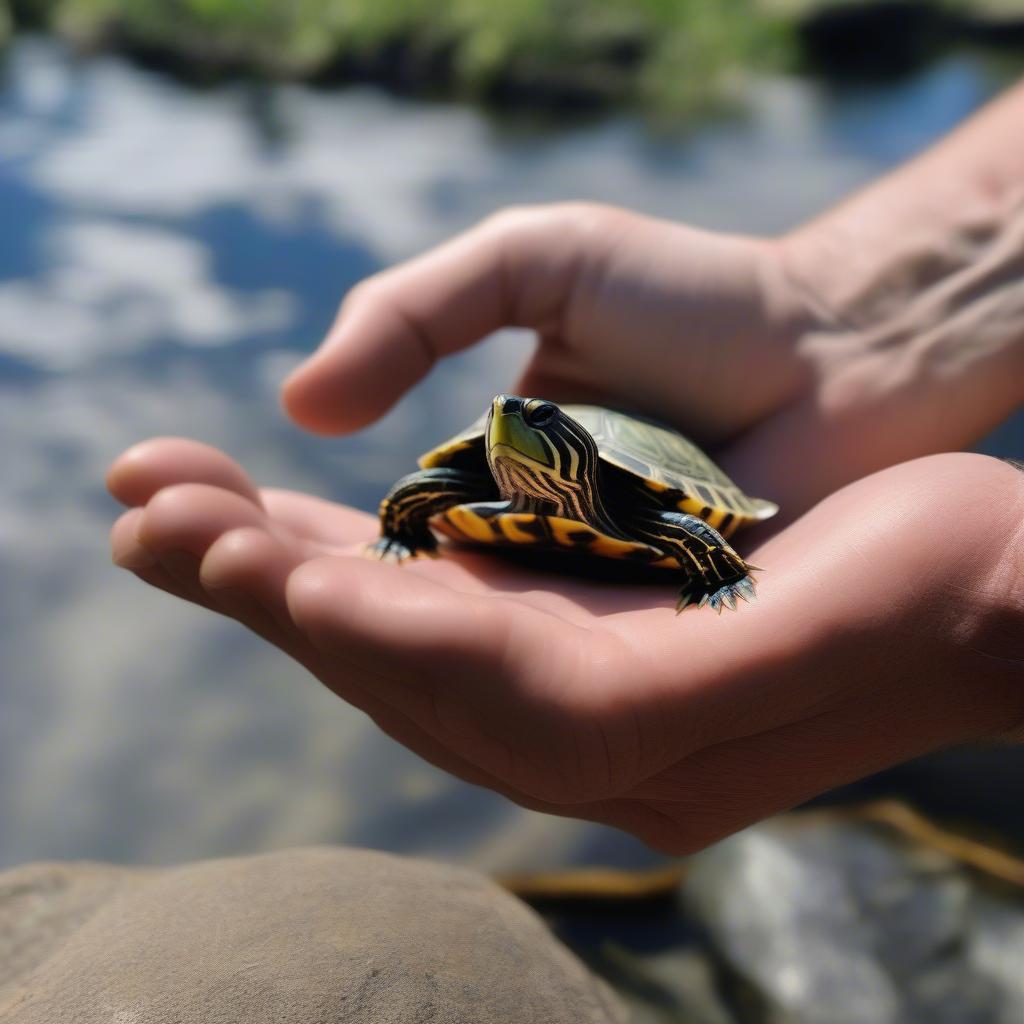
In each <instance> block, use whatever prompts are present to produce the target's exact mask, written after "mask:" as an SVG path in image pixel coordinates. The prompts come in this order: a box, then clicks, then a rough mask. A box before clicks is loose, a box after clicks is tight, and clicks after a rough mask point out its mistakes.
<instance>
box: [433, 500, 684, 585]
mask: <svg viewBox="0 0 1024 1024" xmlns="http://www.w3.org/2000/svg"><path fill="white" fill-rule="evenodd" d="M430 526H431V527H432V528H433V529H435V530H437V532H438V533H442V534H444V535H445V536H446V537H450V538H451V539H452V540H455V541H461V542H463V543H465V542H466V541H469V542H472V543H476V544H483V545H493V544H498V545H503V546H504V545H533V544H536V545H545V544H553V545H555V546H556V547H561V548H567V549H569V550H572V551H580V552H584V551H585V552H586V553H587V554H590V555H596V556H598V557H599V558H613V559H619V560H622V559H628V560H630V561H636V562H638V563H640V564H643V565H650V566H655V567H656V568H659V569H678V568H679V563H678V562H677V561H676V559H675V558H673V557H672V556H670V555H665V554H663V553H662V552H661V551H659V550H658V549H657V548H656V547H652V546H651V545H650V544H643V543H641V542H639V541H631V540H620V539H619V538H618V537H610V536H608V535H607V534H604V533H601V532H600V531H598V530H595V529H594V528H593V527H591V526H588V525H587V524H586V523H578V522H576V520H575V519H563V518H561V517H560V516H537V515H535V514H534V513H532V512H501V513H498V514H497V515H489V516H486V517H485V516H481V515H480V514H479V513H478V512H476V511H474V510H473V509H472V508H471V507H470V506H468V505H455V506H454V507H453V508H450V509H447V510H445V511H444V512H441V513H439V514H438V515H436V516H433V517H431V520H430Z"/></svg>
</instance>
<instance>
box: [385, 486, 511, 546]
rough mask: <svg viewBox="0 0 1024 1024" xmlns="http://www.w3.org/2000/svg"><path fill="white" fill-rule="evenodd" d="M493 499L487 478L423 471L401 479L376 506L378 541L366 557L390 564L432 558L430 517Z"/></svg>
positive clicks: (495, 495)
mask: <svg viewBox="0 0 1024 1024" xmlns="http://www.w3.org/2000/svg"><path fill="white" fill-rule="evenodd" d="M495 497H497V487H496V486H495V485H494V483H493V481H492V480H491V479H490V478H488V477H485V476H482V475H480V474H477V473H467V472H466V471H464V470H459V469H446V468H438V469H423V470H420V471H419V472H416V473H410V474H408V476H403V477H402V478H401V480H398V481H397V482H396V483H395V484H394V486H393V487H392V488H391V490H390V491H388V493H387V494H386V495H385V496H384V499H383V501H381V503H380V509H379V517H380V537H379V538H378V539H377V540H376V541H375V542H374V543H372V544H370V545H368V546H367V554H368V555H370V556H371V557H373V558H379V559H381V560H382V561H390V562H404V561H406V560H407V559H409V558H414V557H416V556H417V555H420V554H428V555H429V554H433V553H434V551H435V550H436V549H437V540H436V539H435V538H434V535H433V534H432V533H431V532H430V527H429V525H428V524H429V522H430V517H431V516H434V515H436V514H437V513H438V512H443V511H445V509H449V508H452V507H453V506H455V505H463V504H466V503H467V502H471V501H484V500H487V499H490V498H495Z"/></svg>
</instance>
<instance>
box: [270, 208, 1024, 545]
mask: <svg viewBox="0 0 1024 1024" xmlns="http://www.w3.org/2000/svg"><path fill="white" fill-rule="evenodd" d="M855 245H856V238H855V237H852V238H851V237H848V236H847V235H841V234H840V232H839V230H838V229H837V228H836V227H835V225H833V224H832V223H826V224H824V225H823V226H821V227H818V226H817V225H816V224H815V223H812V224H811V225H809V226H808V227H806V228H803V229H801V230H799V231H797V232H794V233H793V235H792V236H787V237H786V238H783V239H781V240H768V239H764V240H762V239H753V238H744V237H740V236H726V235H720V234H714V233H710V232H705V231H698V230H695V229H693V228H689V227H686V226H683V225H679V224H672V223H669V222H666V221H659V220H654V219H651V218H647V217H641V216H638V215H636V214H632V213H629V212H627V211H624V210H618V209H613V208H610V207H603V206H595V205H588V204H562V205H555V206H545V207H536V208H526V209H516V210H509V211H505V212H503V213H500V214H498V215H496V216H495V217H492V218H490V219H489V220H487V221H485V222H484V223H482V224H481V225H479V226H478V227H476V228H474V229H472V230H471V231H469V232H467V233H466V234H464V235H462V236H460V237H459V238H456V239H454V240H453V241H451V242H449V243H447V244H446V245H443V246H441V247H440V248H438V249H435V250H433V251H431V252H429V253H427V254H425V255H423V256H421V257H419V258H417V259H415V260H412V261H410V262H408V263H406V264H403V265H401V266H398V267H395V268H393V269H390V270H387V271H384V272H383V273H381V274H377V275H375V276H374V277H372V278H369V279H367V280H366V281H364V282H363V283H361V284H360V285H358V286H357V287H356V288H354V289H353V290H352V291H351V292H350V293H349V294H348V296H347V297H346V298H345V301H344V303H343V304H342V307H341V310H340V312H339V315H338V318H337V320H336V322H335V324H334V327H333V328H332V329H331V331H330V333H329V334H328V337H327V339H326V341H325V342H324V344H323V345H322V346H321V348H320V350H319V351H318V352H317V353H316V354H315V355H314V356H313V357H312V358H311V359H310V360H309V361H308V362H307V363H306V364H305V365H303V366H302V367H300V368H299V369H298V370H297V371H296V372H295V373H294V374H293V375H292V377H291V379H290V380H289V381H288V382H287V383H286V385H285V390H284V398H285V404H286V406H287V408H288V410H289V412H290V413H291V415H292V416H293V418H294V419H296V420H297V421H298V422H299V423H300V424H301V425H303V426H305V427H307V428H309V429H311V430H315V431H318V432H322V433H337V432H342V431H350V430H354V429H357V428H359V427H362V426H364V425H365V424H367V423H369V422H371V421H372V420H374V419H376V418H377V417H378V416H380V415H381V414H382V413H383V412H384V411H385V410H386V409H387V408H388V407H389V406H390V405H391V404H392V403H393V402H394V401H395V400H396V399H397V398H398V397H400V396H401V395H402V394H403V393H404V392H405V391H406V390H407V389H408V388H409V387H411V386H412V385H413V384H414V383H415V382H416V381H417V380H418V379H420V378H421V377H422V376H423V375H424V374H425V373H426V372H428V370H429V369H430V367H431V366H432V365H433V363H434V362H435V361H436V360H438V359H441V358H443V357H444V356H446V355H448V354H450V353H452V352H455V351H457V350H459V349H463V348H465V347H467V346H469V345H472V344H473V343H474V342H476V341H477V340H478V339H479V338H481V337H483V336H484V335H486V334H488V333H489V332H491V331H494V330H496V329H498V328H500V327H504V326H510V325H518V326H526V327H530V328H533V329H534V330H535V331H536V332H537V334H538V338H539V343H538V346H537V350H536V352H535V354H534V356H533V358H532V359H531V360H530V362H529V364H528V365H527V367H526V369H525V372H524V373H523V375H522V377H521V379H520V381H519V382H518V384H516V385H515V386H514V387H509V386H508V384H509V382H498V381H496V382H495V386H494V390H495V391H501V390H506V391H511V392H514V393H517V394H522V395H531V396H537V397H541V398H548V399H552V400H554V401H573V400H575V401H596V402H598V403H605V404H610V405H612V406H616V407H620V408H624V409H628V410H631V411H635V412H640V413H646V414H648V415H651V416H654V417H657V418H660V419H663V420H665V421H667V422H669V423H672V424H674V425H676V426H678V427H680V428H682V429H683V431H684V432H685V433H687V434H689V435H690V436H692V437H694V439H695V440H697V441H698V442H699V443H701V444H702V446H704V447H705V448H707V449H708V450H709V451H710V452H712V454H714V456H715V458H716V461H717V462H719V464H720V465H721V466H722V467H723V468H724V469H725V471H726V472H727V473H728V474H729V475H730V476H731V477H732V478H733V479H735V480H736V481H737V482H738V483H739V484H740V485H741V486H742V487H743V488H744V490H746V491H747V492H748V493H750V494H756V495H759V496H762V497H765V498H770V499H771V500H773V501H776V502H777V503H778V504H779V505H780V506H781V509H782V512H781V515H780V517H779V518H778V519H777V520H776V521H775V522H776V524H777V525H779V524H781V523H783V522H785V521H791V520H792V519H793V518H795V517H796V516H798V515H799V514H801V513H802V512H804V511H805V510H806V509H808V508H810V507H811V506H812V505H813V504H814V503H815V502H817V501H819V500H820V499H821V498H823V497H825V496H826V495H827V494H830V493H831V492H832V491H834V490H835V489H836V488H838V487H841V486H842V485H844V484H846V483H849V482H850V481H852V480H855V479H857V478H859V477H861V476H864V475H866V474H868V473H871V472H874V471H875V470H878V469H881V468H883V467H885V466H889V465H893V464H895V463H897V462H901V461H905V460H908V459H911V458H915V457H918V456H921V455H926V454H931V453H934V452H938V451H947V450H954V449H957V448H961V447H963V446H965V445H968V444H970V443H971V442H973V441H974V440H976V439H977V438H978V437H980V436H981V435H982V434H983V433H984V432H985V431H986V430H988V429H990V428H991V427H993V426H994V425H995V424H997V423H998V422H1000V421H1001V420H1002V419H1003V418H1005V416H1007V415H1009V414H1010V413H1011V412H1012V411H1013V408H1014V403H1018V402H1020V401H1021V400H1022V399H1024V392H1022V390H1021V381H1024V364H1022V363H1021V359H1022V357H1024V344H1019V343H1017V342H1016V341H1013V342H1012V343H1011V342H1009V341H1007V340H1006V339H1007V338H1010V339H1014V338H1015V337H1016V335H1015V334H1014V332H1015V331H1016V332H1017V334H1018V335H1019V340H1020V342H1021V343H1024V317H1022V316H1021V315H1020V311H1019V309H1018V307H1019V306H1020V301H1019V297H1018V299H1017V300H1014V299H1013V296H1012V293H1009V292H1007V290H1005V289H1004V290H1003V291H1004V292H1006V293H1007V294H1006V295H1004V296H1003V297H1002V298H1000V299H998V301H996V302H995V303H993V302H980V301H975V302H974V303H973V306H971V308H969V309H967V310H966V311H965V313H964V314H963V315H960V316H952V313H953V312H955V311H956V309H957V308H958V307H957V304H958V302H961V300H962V301H967V300H968V299H969V298H971V297H972V296H975V297H976V296H977V294H978V289H979V280H983V279H985V278H986V277H991V278H992V279H993V280H994V281H995V282H996V283H997V284H998V281H999V280H1000V277H999V266H1001V265H1002V264H1001V263H1000V262H999V261H1000V260H1002V261H1003V263H1005V262H1006V258H1007V257H1006V256H1005V253H1003V250H1007V251H1009V252H1012V251H1013V250H1012V247H1010V246H1009V245H1004V246H1002V248H999V249H998V252H997V253H996V255H995V256H993V257H992V260H993V261H994V262H993V266H992V267H985V266H982V267H979V268H977V269H976V270H975V271H973V272H972V273H970V274H967V275H966V279H965V280H964V281H963V282H959V283H958V282H952V285H951V287H950V288H947V289H945V290H943V289H942V288H941V287H939V285H941V282H939V285H936V282H935V281H934V280H932V278H927V280H926V279H925V278H922V274H923V273H924V271H918V270H915V272H914V274H911V273H910V272H909V271H907V272H906V274H902V276H901V272H898V271H900V268H896V270H894V271H893V272H892V275H891V276H892V277H893V278H894V279H895V280H903V277H907V278H908V279H913V280H919V279H920V280H921V281H922V288H924V285H925V283H927V284H928V285H929V287H933V286H934V288H933V290H937V291H938V292H939V294H938V295H933V294H932V292H931V291H928V290H927V289H925V290H926V291H928V294H926V295H923V296H922V301H921V302H920V303H918V304H916V305H915V304H914V303H912V302H911V301H910V299H911V298H912V296H906V295H903V296H902V298H900V297H898V296H895V295H894V294H892V290H891V289H890V291H889V292H887V293H886V294H887V296H888V298H887V301H888V304H889V306H890V307H894V308H895V307H898V308H899V310H900V312H899V314H898V315H895V314H894V315H886V316H882V315H880V314H879V315H875V313H872V315H871V316H868V315H867V314H866V313H864V312H863V310H862V308H861V307H864V306H865V302H864V301H861V302H860V305H859V306H857V310H856V312H857V314H858V317H857V324H854V323H852V322H851V323H848V322H846V320H844V319H843V318H842V316H839V315H837V314H836V313H835V312H834V310H833V306H834V305H837V304H838V305H839V306H841V307H842V308H841V310H840V312H841V313H843V314H846V313H848V312H849V311H850V310H849V309H848V308H847V307H848V306H849V303H845V304H844V303H841V302H839V303H837V301H836V300H835V297H834V293H835V291H836V288H835V282H836V280H837V279H841V280H843V281H844V282H846V284H847V288H851V287H853V286H854V278H855V273H854V271H853V270H851V273H850V274H849V275H846V277H844V276H843V272H842V268H843V267H844V266H845V262H844V261H845V252H846V249H853V248H855ZM844 247H845V248H844ZM1000 254H1002V255H1000ZM858 255H860V260H859V263H858V268H857V273H859V274H861V275H862V276H863V275H864V274H865V273H866V272H865V271H864V269H863V266H862V264H863V262H864V261H863V256H862V255H861V254H858ZM925 255H926V254H922V253H919V252H916V251H915V252H914V253H913V256H914V257H915V258H916V259H917V262H918V263H921V262H922V261H925V262H926V263H927V267H928V268H930V272H932V274H933V277H934V273H935V272H934V266H935V264H936V262H937V261H936V260H930V261H927V260H925ZM915 275H916V276H915ZM979 275H980V277H979ZM876 276H877V275H876ZM863 288H864V290H865V291H866V292H868V293H870V295H871V296H873V297H874V298H875V299H877V295H878V293H879V290H880V285H879V283H878V282H877V281H876V280H875V279H874V278H872V279H871V281H870V282H868V283H865V284H864V286H863ZM1017 292H1018V296H1019V293H1020V292H1019V289H1018V290H1017ZM901 294H902V293H901ZM1000 294H1001V295H1002V293H1000ZM875 305H876V306H877V305H878V303H877V302H875ZM904 306H905V307H906V309H905V310H904ZM871 308H872V309H874V307H871ZM943 312H944V313H945V314H946V315H948V316H949V322H948V323H945V322H940V323H936V322H935V319H936V317H937V316H939V315H940V314H943ZM984 318H987V319H984ZM965 335H966V336H967V338H968V341H969V342H970V351H969V352H968V351H966V349H965V345H964V344H959V340H960V339H961V338H962V337H964V336H965Z"/></svg>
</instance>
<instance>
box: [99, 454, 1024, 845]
mask: <svg viewBox="0 0 1024 1024" xmlns="http://www.w3.org/2000/svg"><path fill="white" fill-rule="evenodd" d="M109 483H110V487H111V490H112V492H113V493H114V495H115V496H116V497H118V498H119V499H120V500H121V501H122V502H124V503H125V504H126V505H128V506H129V511H128V512H126V513H125V514H124V515H123V516H122V517H121V519H120V520H119V521H118V522H117V524H116V525H115V527H114V530H113V538H112V543H113V553H114V558H115V560H116V561H118V562H119V563H120V564H122V565H124V566H125V567H127V568H130V569H132V570H133V571H134V572H136V574H137V575H138V576H140V577H141V578H142V579H144V580H146V581H147V582H149V583H151V584H153V585H155V586H158V587H161V588H163V589H165V590H167V591H169V592H170V593H173V594H176V595H177V596H179V597H183V598H185V599H187V600H191V601H194V602H197V603H199V604H202V605H204V606H205V607H208V608H211V609H213V610H216V611H220V612H223V613H224V614H227V615H230V616H232V617H234V618H236V619H237V620H238V621H240V622H242V623H243V624H245V625H247V626H248V627H250V628H251V629H253V630H255V631H256V632H257V633H259V634H260V635H262V636H264V637H265V638H266V639H268V640H269V641H270V642H272V643H274V644H276V645H277V646H279V647H281V648H282V649H283V650H285V651H286V652H288V653H289V654H291V655H292V656H293V657H294V658H296V659H297V660H298V661H300V662H301V663H302V664H304V665H305V666H306V667H307V668H308V669H309V670H310V671H311V672H313V673H314V674H315V675H317V676H318V677H319V678H320V679H321V680H322V681H323V682H324V683H325V684H326V685H327V686H328V687H329V688H330V689H332V690H333V691H334V692H336V693H337V694H338V695H339V696H341V697H342V698H344V699H345V700H347V701H349V702H350V703H352V704H353V705H355V706H356V707H359V708H361V709H362V710H364V711H365V712H366V713H367V714H369V715H370V716H371V717H372V718H373V719H374V720H375V721H376V722H377V724H378V725H379V726H380V727H381V728H382V729H384V730H385V731H386V732H388V733H389V734H390V735H392V736H393V737H395V738H396V739H398V740H399V741H400V742H402V743H404V744H405V745H406V746H408V747H410V748H411V749H413V750H414V751H416V752H417V753H419V754H420V755H422V756H423V757H424V758H426V759H427V760H429V761H431V762H433V763H434V764H436V765H439V766H440V767H442V768H444V769H446V770H447V771H449V772H451V773H453V774H455V775H458V776H460V777H462V778H464V779H466V780H468V781H470V782H473V783H477V784H480V785H485V786H488V787H489V788H491V789H494V790H497V791H498V792H500V793H504V794H505V795H507V796H508V797H510V798H511V799H513V800H515V801H516V802H518V803H520V804H522V805H524V806H526V807H531V808H536V809H539V810H543V811H547V812H550V813H556V814H563V815H570V816H573V817H579V818H586V819H592V820H595V821H601V822H605V823H608V824H611V825H614V826H617V827H620V828H623V829H626V830H627V831H630V832H632V833H634V834H636V835H638V836H640V837H641V838H642V839H644V840H646V841H647V842H648V843H650V844H651V845H653V846H655V847H658V848H660V849H663V850H667V851H671V852H677V853H678V852H685V851H689V850H693V849H697V848H699V847H701V846H704V845H706V844H707V843H709V842H711V841H713V840H715V839H716V838H719V837H721V836H723V835H726V834H728V833H730V832H732V831H735V830H736V829H739V828H741V827H743V826H745V825H747V824H750V823H751V822H753V821H756V820H757V819H759V818H761V817H764V816H765V815H767V814H770V813H772V812H775V811H777V810H780V809H782V808H785V807H789V806H791V805H793V804H795V803H798V802H801V801H803V800H805V799H807V798H809V797H811V796H813V795H815V794H817V793H820V792H822V791H824V790H826V789H828V788H831V787H833V786H835V785H838V784H840V783H843V782H846V781H849V780H852V779H855V778H858V777H860V776H863V775H865V774H868V773H870V772H873V771H876V770H878V769H880V768H883V767H885V766H886V765H889V764H892V763H894V762H896V761H900V760H903V759H905V758H908V757H912V756H916V755H918V754H921V753H924V752H925V751H928V750H932V749H935V748H937V747H940V746H944V745H948V744H951V743H957V742H964V741H968V740H977V739H985V738H995V737H998V736H1003V735H1007V734H1009V733H1010V732H1012V731H1013V730H1021V727H1022V725H1024V690H1022V687H1021V680H1020V665H1021V663H1022V659H1024V649H1022V641H1021V637H1022V636H1024V577H1022V574H1021V569H1020V567H1021V564H1022V557H1024V531H1022V529H1021V525H1020V524H1021V522H1022V521H1024V516H1022V513H1024V479H1022V477H1021V475H1020V474H1019V473H1018V472H1017V471H1016V470H1014V469H1013V468H1012V467H1010V466H1008V465H1006V464H1005V463H1000V462H997V461H996V460H993V459H988V458H985V457H982V456H975V455H963V454H961V455H943V456H936V457H933V458H928V459H921V460H917V461H915V462H912V463H908V464H905V465H901V466H897V467H894V468H892V469H888V470H886V471H884V472H881V473H878V474H876V475H874V476H871V477H869V478H867V479H864V480H860V481H858V482H856V483H855V484H852V485H850V486H849V487H847V488H845V489H844V490H842V491H840V492H839V493H837V494H835V495H833V496H831V497H829V498H828V499H827V500H825V501H823V502H821V503H820V504H819V505H817V506H816V507H815V508H814V509H812V510H811V511H810V512H808V513H807V514H806V515H804V516H803V517H801V518H800V519H799V520H798V521H796V522H795V523H793V524H791V525H790V526H788V527H787V528H785V529H784V530H782V531H781V532H780V533H778V534H777V535H776V536H775V537H773V538H772V539H770V540H768V541H766V542H763V543H761V544H760V545H759V546H758V547H757V548H755V549H754V550H753V551H751V552H750V558H751V559H752V560H753V561H755V562H757V563H758V564H759V565H762V566H764V567H765V569H766V570H767V571H766V572H765V573H764V575H763V577H762V578H761V582H760V588H759V594H760V596H761V600H759V601H758V602H757V603H756V604H754V605H750V606H745V607H743V608H742V610H741V611H740V612H739V613H737V614H733V615H730V616H729V617H728V618H727V619H722V618H719V617H718V616H715V615H711V614H705V613H702V612H690V613H686V614H683V615H681V616H678V617H677V616H676V615H675V614H674V612H673V603H674V602H673V592H672V591H673V587H672V585H671V583H666V584H665V585H659V586H643V587H634V586H629V587H626V586H622V585H613V584H607V583H595V582H590V581H587V582H585V581H581V580H574V579H569V578H566V577H562V576H559V577H551V576H545V575H542V574H538V573H536V572H531V571H528V570H525V569H521V568H517V567H515V566H514V565H511V564H509V563H506V562H502V561H499V560H497V559H494V558H492V557H490V556H488V555H486V554H474V553H471V552H466V551H446V552H445V554H444V555H443V557H441V558H438V559H431V560H421V561H416V562H413V563H411V564H408V565H405V566H402V567H397V566H394V565H389V564H380V563H374V562H371V561H368V560H366V559H364V558H362V557H360V556H359V553H358V552H359V549H360V548H361V546H362V544H363V543H365V541H367V540H369V539H371V538H372V537H373V536H374V535H375V534H376V530H377V525H376V521H375V519H374V518H373V517H371V516H369V515H366V514H364V513H360V512H355V511H353V510H351V509H347V508H344V507H340V506H335V505H331V504H329V503H327V502H324V501H321V500H319V499H317V498H312V497H308V496H303V495H299V494H294V493H288V492H280V491H266V492H262V493H261V492H259V491H257V489H256V488H255V486H254V485H253V484H252V482H251V481H249V479H248V478H247V477H246V475H245V473H244V472H243V470H242V469H241V468H240V467H238V466H237V465H236V464H235V463H233V462H231V461H230V460H229V459H228V458H227V457H226V456H224V455H222V454H221V453H219V452H216V451H214V450H213V449H210V448H207V447H206V446H203V445H199V444H197V443H195V442H189V441H182V440H174V439H163V440H155V441H149V442H145V443H143V444H141V445H138V446H136V447H135V448H133V449H130V450H129V451H128V452H127V453H126V454H125V455H124V456H122V457H121V458H120V459H119V460H118V461H117V462H116V463H115V464H114V466H113V467H112V469H111V472H110V477H109ZM1021 735H1024V733H1022V734H1021Z"/></svg>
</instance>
